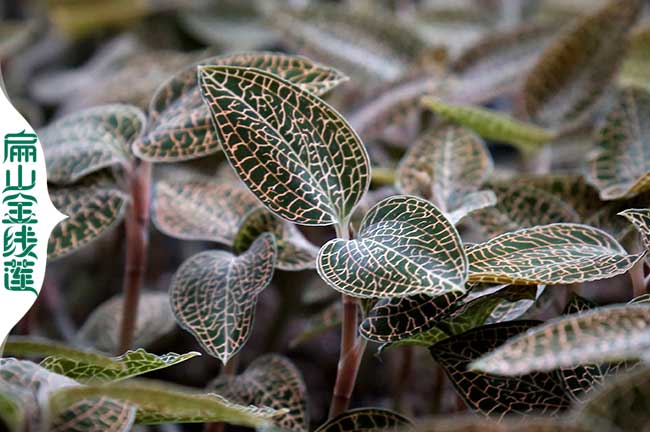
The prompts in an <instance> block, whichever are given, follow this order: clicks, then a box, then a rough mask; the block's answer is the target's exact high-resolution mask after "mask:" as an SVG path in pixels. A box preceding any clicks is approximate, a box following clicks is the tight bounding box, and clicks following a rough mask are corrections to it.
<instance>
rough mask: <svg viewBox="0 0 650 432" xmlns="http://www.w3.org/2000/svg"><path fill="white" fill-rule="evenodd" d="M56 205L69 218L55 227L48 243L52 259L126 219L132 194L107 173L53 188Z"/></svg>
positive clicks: (72, 250) (73, 250)
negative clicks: (109, 177)
mask: <svg viewBox="0 0 650 432" xmlns="http://www.w3.org/2000/svg"><path fill="white" fill-rule="evenodd" d="M49 192H50V199H51V200H52V203H53V204H54V206H55V207H56V208H57V209H58V210H59V211H60V212H61V213H63V214H64V215H67V216H68V218H67V219H64V220H63V221H61V222H59V224H58V225H56V226H55V227H54V229H52V233H51V234H50V238H49V241H48V244H47V256H48V258H49V259H50V260H53V259H57V258H60V257H62V256H65V255H68V254H70V253H73V252H75V251H76V250H78V249H79V248H82V247H83V246H85V245H87V244H89V243H91V242H93V241H94V240H96V239H98V238H100V237H101V236H103V235H104V234H105V233H107V232H108V231H109V230H110V229H111V228H113V227H114V226H115V225H117V224H118V223H119V222H120V221H121V220H122V219H123V218H124V211H125V208H126V203H127V201H128V196H127V195H126V194H125V193H124V192H123V191H121V190H120V189H118V188H117V185H116V184H115V183H113V182H112V181H110V180H108V179H107V177H106V176H104V175H101V174H98V175H93V176H90V177H86V178H85V179H84V180H83V181H82V182H80V183H78V184H75V185H69V186H61V187H50V188H49Z"/></svg>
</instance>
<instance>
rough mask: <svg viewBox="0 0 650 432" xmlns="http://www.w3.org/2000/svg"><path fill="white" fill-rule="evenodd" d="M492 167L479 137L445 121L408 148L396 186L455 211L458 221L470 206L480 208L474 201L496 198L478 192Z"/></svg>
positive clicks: (484, 204) (399, 169) (450, 212)
mask: <svg viewBox="0 0 650 432" xmlns="http://www.w3.org/2000/svg"><path fill="white" fill-rule="evenodd" d="M492 167H493V162H492V157H491V156H490V153H489V152H488V150H487V148H486V147H485V144H484V143H483V141H481V139H480V138H479V137H477V136H476V135H475V134H474V133H473V132H471V131H469V130H467V129H465V128H463V127H461V126H457V125H453V124H450V125H444V126H442V127H439V128H435V129H433V130H430V131H428V132H425V133H424V134H423V135H422V137H421V138H420V139H418V140H417V141H416V142H415V143H414V144H413V146H411V147H410V148H409V151H408V152H407V153H406V155H405V156H404V158H403V159H402V161H401V162H400V165H399V168H398V172H397V188H398V189H399V190H400V192H402V193H405V194H409V195H417V196H421V197H423V198H426V199H428V200H430V201H431V202H433V203H434V204H436V205H437V206H438V207H439V208H440V210H442V211H443V212H444V213H445V214H447V215H452V214H453V215H454V216H455V217H454V218H450V219H451V220H452V222H453V223H456V222H457V221H458V220H460V219H462V217H464V216H465V215H466V214H467V213H468V211H467V210H469V209H471V208H473V209H476V208H477V206H476V205H473V204H474V203H476V202H477V201H478V202H480V203H481V204H482V205H483V206H487V205H491V204H494V201H495V200H494V201H492V202H491V201H490V200H485V199H483V200H481V199H480V198H479V196H477V195H476V194H477V193H478V192H479V189H480V188H481V186H482V185H483V183H484V182H485V180H486V179H487V177H488V176H489V175H490V173H491V171H492ZM481 192H483V193H489V192H487V191H481ZM478 208H480V206H478Z"/></svg>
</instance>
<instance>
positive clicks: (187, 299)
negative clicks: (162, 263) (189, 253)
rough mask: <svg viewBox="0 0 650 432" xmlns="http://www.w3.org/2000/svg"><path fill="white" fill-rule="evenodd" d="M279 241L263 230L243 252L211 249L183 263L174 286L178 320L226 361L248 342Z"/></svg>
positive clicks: (270, 273) (211, 350)
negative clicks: (238, 253) (236, 254)
mask: <svg viewBox="0 0 650 432" xmlns="http://www.w3.org/2000/svg"><path fill="white" fill-rule="evenodd" d="M276 255H277V252H276V246H275V239H274V237H273V235H272V234H263V235H261V236H260V237H258V238H257V240H255V242H253V244H252V245H251V247H250V249H248V251H247V252H246V253H244V254H242V255H240V256H237V257H236V256H234V255H232V254H230V253H228V252H225V251H220V250H211V251H206V252H201V253H199V254H196V255H194V256H193V257H191V258H189V259H188V260H187V261H185V262H184V263H183V264H182V265H181V266H180V267H179V269H178V270H177V271H176V274H175V275H174V279H173V280H172V283H171V288H170V301H171V305H172V310H173V311H174V314H175V315H176V320H177V321H178V323H179V324H180V325H181V327H183V328H184V329H186V330H187V331H188V332H190V333H192V335H194V337H195V338H196V339H197V341H198V342H199V343H200V344H201V346H202V347H203V348H204V349H205V350H206V351H207V352H208V354H210V355H212V356H214V357H217V358H218V359H219V360H221V361H222V362H223V363H224V364H225V363H226V362H227V361H228V360H229V359H230V358H231V357H232V356H233V355H235V354H236V353H237V352H239V350H240V349H241V348H242V347H243V346H244V344H245V343H246V341H248V338H249V337H250V331H251V328H252V326H253V320H254V318H255V306H256V305H257V296H258V295H259V294H260V293H261V292H262V291H263V290H264V288H266V287H267V286H268V285H269V283H270V282H271V278H272V277H273V270H274V268H275V261H276Z"/></svg>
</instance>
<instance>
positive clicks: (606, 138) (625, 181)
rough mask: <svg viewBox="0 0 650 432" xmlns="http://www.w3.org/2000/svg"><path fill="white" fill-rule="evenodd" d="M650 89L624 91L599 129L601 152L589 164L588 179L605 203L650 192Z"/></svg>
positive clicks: (598, 142) (630, 88)
mask: <svg viewBox="0 0 650 432" xmlns="http://www.w3.org/2000/svg"><path fill="white" fill-rule="evenodd" d="M649 135H650V90H647V89H644V88H641V87H628V88H625V89H623V90H621V91H620V92H619V93H618V95H617V99H616V101H615V103H614V105H613V106H612V108H611V110H610V111H609V112H608V114H607V117H606V118H605V121H604V123H603V125H602V126H601V127H600V129H598V132H597V136H596V140H597V145H598V149H597V153H596V154H595V155H594V157H593V158H592V159H591V160H590V162H589V168H588V171H587V174H586V175H587V180H588V181H589V182H590V183H591V184H593V185H594V186H595V187H596V188H597V189H598V190H599V191H600V197H601V199H603V200H612V199H620V198H626V197H631V196H635V195H638V194H639V193H641V192H645V191H647V190H650V161H648V158H646V157H645V155H646V154H647V153H648V151H650V138H648V136H649Z"/></svg>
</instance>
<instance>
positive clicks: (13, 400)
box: [0, 382, 36, 432]
mask: <svg viewBox="0 0 650 432" xmlns="http://www.w3.org/2000/svg"><path fill="white" fill-rule="evenodd" d="M31 399H32V395H31V393H30V392H29V391H28V390H27V389H25V388H23V387H22V386H19V385H15V384H11V383H7V382H3V383H2V386H1V387H0V428H1V427H3V426H4V427H6V428H7V430H8V431H10V432H22V431H24V430H26V428H27V424H28V423H29V422H30V421H31V420H32V419H33V416H34V415H35V414H36V413H33V412H29V411H30V406H29V404H30V403H31ZM3 430H4V429H3Z"/></svg>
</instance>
